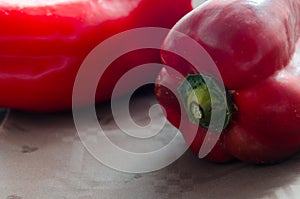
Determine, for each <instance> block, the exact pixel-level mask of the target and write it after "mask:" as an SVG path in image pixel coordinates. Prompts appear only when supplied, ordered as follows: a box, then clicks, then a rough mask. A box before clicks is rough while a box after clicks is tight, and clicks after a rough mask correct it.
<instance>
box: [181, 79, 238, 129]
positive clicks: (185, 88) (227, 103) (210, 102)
mask: <svg viewBox="0 0 300 199" xmlns="http://www.w3.org/2000/svg"><path fill="white" fill-rule="evenodd" d="M177 90H178V93H179V96H180V98H181V100H182V102H183V104H184V108H185V110H186V112H187V115H188V118H189V121H190V122H191V123H193V124H199V125H200V126H201V127H203V128H204V129H210V130H213V131H216V132H221V131H222V130H223V129H225V128H226V127H227V126H228V124H229V122H230V120H231V117H232V114H233V110H234V109H233V107H234V105H233V103H232V100H231V96H230V93H229V91H227V90H226V89H225V87H224V86H223V85H222V84H221V83H220V82H219V81H217V80H216V79H214V78H213V77H210V76H207V75H203V74H189V75H187V77H186V78H185V79H184V80H183V82H182V83H181V84H180V86H179V87H178V89H177ZM213 111H214V114H215V116H214V118H213V120H215V121H211V118H212V112H213ZM222 119H223V120H222Z"/></svg>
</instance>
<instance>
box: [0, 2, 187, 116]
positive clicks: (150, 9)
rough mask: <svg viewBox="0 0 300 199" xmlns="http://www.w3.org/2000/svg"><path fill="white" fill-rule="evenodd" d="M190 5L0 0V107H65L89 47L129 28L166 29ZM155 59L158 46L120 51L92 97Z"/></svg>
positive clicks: (106, 96)
mask: <svg viewBox="0 0 300 199" xmlns="http://www.w3.org/2000/svg"><path fill="white" fill-rule="evenodd" d="M191 9H192V7H191V0H163V1H161V0H157V1H154V0H102V1H95V0H54V1H47V0H44V1H31V0H25V1H11V0H4V1H0V25H1V27H2V28H1V31H0V90H1V97H0V106H1V107H9V108H16V109H23V110H29V111H57V110H65V109H68V108H71V101H72V89H73V83H74V80H75V77H76V74H77V71H78V68H79V67H80V65H81V63H82V61H83V60H84V59H85V57H86V56H87V55H88V54H89V52H90V51H91V50H92V49H93V48H94V47H95V46H97V45H98V44H99V43H100V42H102V41H103V40H105V39H107V38H108V37H110V36H112V35H114V34H117V33H119V32H122V31H125V30H128V29H132V28H138V27H147V26H153V27H164V28H171V27H172V26H173V25H174V24H175V23H176V21H177V20H178V19H180V18H181V17H182V16H183V15H184V14H186V13H187V12H189V11H190V10H191ZM116 48H117V46H116ZM99 56H101V55H99ZM159 61H160V55H159V52H158V50H156V51H154V50H149V49H148V50H145V51H136V52H132V53H128V54H126V55H124V56H122V57H121V58H119V59H118V60H116V61H115V62H114V63H113V64H112V65H111V66H110V67H109V70H108V71H107V72H106V75H105V77H103V78H102V79H101V85H102V86H99V89H98V91H97V93H96V100H97V101H103V100H107V99H109V98H110V94H111V92H112V89H113V86H114V84H115V83H116V82H117V80H118V78H119V77H121V76H122V74H124V73H125V72H126V71H128V70H129V69H131V68H133V67H134V66H135V65H139V64H142V63H149V62H159ZM99 67H101V66H99ZM103 67H105V66H103ZM157 73H158V71H155V70H153V74H148V76H147V77H145V78H151V79H155V77H156V75H157ZM133 81H134V80H133ZM129 85H130V84H129ZM129 89H130V87H128V90H129ZM124 92H127V90H126V89H125V90H124Z"/></svg>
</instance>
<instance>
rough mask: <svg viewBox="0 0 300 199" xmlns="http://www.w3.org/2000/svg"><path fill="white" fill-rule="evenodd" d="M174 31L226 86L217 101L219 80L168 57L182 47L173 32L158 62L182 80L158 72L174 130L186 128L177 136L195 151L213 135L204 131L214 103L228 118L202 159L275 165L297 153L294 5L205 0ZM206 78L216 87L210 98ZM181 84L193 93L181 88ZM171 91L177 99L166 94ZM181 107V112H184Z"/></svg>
mask: <svg viewBox="0 0 300 199" xmlns="http://www.w3.org/2000/svg"><path fill="white" fill-rule="evenodd" d="M173 30H176V31H179V32H182V33H185V34H186V35H188V36H189V37H191V38H193V39H194V40H196V41H197V42H198V44H200V45H201V46H202V47H203V48H204V49H205V50H206V51H207V53H208V54H209V55H210V57H211V58H212V60H213V61H214V62H215V64H216V66H217V68H218V70H219V71H220V75H221V77H222V79H223V82H224V85H225V88H226V93H219V94H220V96H222V95H223V97H220V98H218V95H216V94H214V93H215V92H219V88H218V85H219V84H218V83H217V82H219V81H221V80H219V79H217V78H215V77H213V76H212V75H210V74H207V73H206V70H204V69H203V68H202V66H194V65H192V64H191V63H188V62H187V61H186V60H185V59H183V58H179V57H178V56H176V55H175V54H174V53H171V52H173V51H172V49H178V48H180V45H181V43H180V38H178V37H177V36H176V34H175V33H174V32H175V31H171V32H170V33H169V35H168V36H167V38H166V40H165V42H164V45H163V50H162V53H161V56H162V59H163V60H164V62H165V64H167V65H169V66H171V67H172V68H174V69H176V70H177V71H180V72H181V74H182V75H183V76H184V77H186V78H184V79H182V78H178V77H175V76H174V75H172V72H171V71H169V70H168V69H167V68H164V69H162V70H161V72H160V74H159V77H158V79H157V84H156V94H157V98H158V100H159V102H160V104H161V105H162V106H163V107H164V108H165V111H166V112H165V114H166V115H167V118H168V119H169V121H170V122H171V123H172V124H173V125H175V126H176V127H179V126H180V125H179V124H180V122H182V123H183V124H184V125H183V126H184V128H182V129H181V131H182V133H183V135H184V137H185V139H186V140H187V141H188V142H189V143H191V146H190V147H191V149H192V150H193V151H194V152H195V153H197V154H198V152H199V149H200V147H201V146H202V145H203V141H204V137H205V136H206V135H208V136H209V137H210V136H216V135H215V134H214V133H215V132H211V131H207V126H208V124H209V122H210V117H211V103H212V101H217V102H218V103H220V104H223V105H224V104H225V105H226V107H227V110H226V113H227V114H226V116H225V123H224V127H223V129H222V131H221V134H220V137H219V139H218V142H217V144H216V145H215V146H214V148H213V149H212V150H211V152H210V153H209V154H208V155H207V156H206V157H205V158H206V159H209V160H211V161H215V162H228V161H230V160H232V159H233V158H238V159H240V160H243V161H246V162H250V163H257V164H261V163H276V162H279V161H282V160H284V159H286V158H288V157H290V156H292V155H293V154H295V153H297V152H299V150H300V83H299V82H300V72H299V71H300V40H299V36H300V34H299V33H300V1H299V0H277V1H272V0H223V1H219V0H210V1H208V2H206V3H204V4H203V5H201V6H200V7H198V8H196V9H195V10H193V11H192V12H191V13H189V14H188V15H186V16H185V17H184V18H183V19H181V20H180V21H179V22H178V23H177V24H176V25H175V26H174V28H173ZM187 53H189V52H187ZM190 53H194V52H192V50H191V51H190ZM196 69H197V71H199V72H195V71H196ZM204 77H206V78H211V79H212V81H215V84H214V85H215V86H214V87H212V90H213V91H214V92H213V93H212V94H210V93H209V92H208V90H207V84H206V82H204V81H203V78H204ZM186 82H188V84H190V85H191V86H192V88H193V89H192V90H191V89H190V90H188V89H186V88H187V87H185V84H186ZM219 83H220V82H219ZM161 85H169V86H170V88H172V89H170V88H169V89H168V88H166V87H164V86H161ZM175 88H177V91H176V92H177V93H171V92H169V91H170V90H173V89H175ZM175 90H176V89H175ZM177 95H179V96H180V97H179V99H178V101H177V99H176V96H177ZM194 98H196V99H197V100H193V99H194ZM180 105H181V106H184V107H185V109H184V110H185V111H184V112H183V113H181V112H180V110H181V109H180V108H179V107H180ZM216 108H218V107H216ZM180 114H183V115H184V117H183V118H184V119H183V121H180V118H181V116H180ZM195 128H198V129H197V135H196V137H195V138H192V137H191V136H192V135H191V133H190V132H191V131H192V129H195Z"/></svg>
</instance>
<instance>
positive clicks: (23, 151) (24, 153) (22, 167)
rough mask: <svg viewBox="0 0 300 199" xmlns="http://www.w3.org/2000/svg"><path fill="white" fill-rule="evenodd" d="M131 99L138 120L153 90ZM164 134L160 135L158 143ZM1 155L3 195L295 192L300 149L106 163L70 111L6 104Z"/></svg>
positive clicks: (107, 123)
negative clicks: (279, 155) (156, 166)
mask: <svg viewBox="0 0 300 199" xmlns="http://www.w3.org/2000/svg"><path fill="white" fill-rule="evenodd" d="M133 102H134V103H133V105H132V110H133V111H132V115H134V116H133V117H135V118H136V121H139V122H141V123H143V121H146V120H147V114H146V113H147V109H148V108H149V105H151V104H153V103H155V98H154V96H152V95H151V94H147V95H145V96H143V95H140V96H137V97H135V98H134V99H133ZM108 107H109V106H108V104H102V105H100V106H99V107H97V110H98V112H99V113H101V115H104V117H101V118H100V123H102V124H103V126H104V127H105V129H108V130H109V132H112V136H111V137H113V138H114V140H115V141H116V143H118V136H121V135H122V132H121V131H120V132H119V129H118V128H117V127H116V124H115V123H114V122H113V120H112V116H111V114H110V112H109V111H108V110H109V108H108ZM159 117H163V116H162V115H160V116H159ZM146 123H147V122H146ZM166 128H170V129H171V128H172V127H171V126H170V125H169V126H168V124H167V127H166ZM166 136H169V135H165V136H161V138H160V139H162V143H164V142H165V141H163V139H166ZM121 140H123V139H121ZM125 142H126V141H125ZM120 143H121V141H120ZM123 144H124V146H126V143H123ZM153 144H154V145H159V142H157V143H156V142H154V143H153ZM103 150H105V149H103ZM0 160H1V161H0V179H1V180H0V198H4V199H73V198H74V199H94V198H95V199H98V198H110V199H114V198H133V199H134V198H148V199H154V198H231V199H234V198H243V199H244V198H246V199H247V198H272V199H273V198H299V197H300V156H298V157H294V158H292V159H290V160H288V161H286V162H284V163H281V164H278V165H274V166H262V167H259V166H253V165H248V164H245V163H240V162H235V163H231V164H225V165H219V164H212V163H208V162H206V161H204V160H200V159H198V158H197V157H196V156H195V155H193V154H192V153H191V152H190V151H187V152H185V153H184V154H183V155H182V156H181V157H180V158H179V159H178V160H176V161H175V162H173V163H172V164H170V165H169V166H167V167H165V168H162V169H160V170H157V171H152V172H149V173H140V174H137V173H136V174H131V173H124V172H120V171H117V170H115V169H111V168H109V167H107V166H105V165H104V164H102V163H101V162H100V161H98V160H97V159H96V158H95V157H94V156H92V155H91V153H89V152H88V151H87V150H86V148H85V147H84V145H83V144H82V142H81V140H80V139H79V137H78V134H77V131H76V129H75V126H74V121H73V117H72V114H71V113H60V114H47V115H42V114H30V113H25V112H18V111H11V112H10V113H9V115H8V117H7V118H6V120H5V121H4V123H3V124H2V128H1V133H0Z"/></svg>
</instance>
